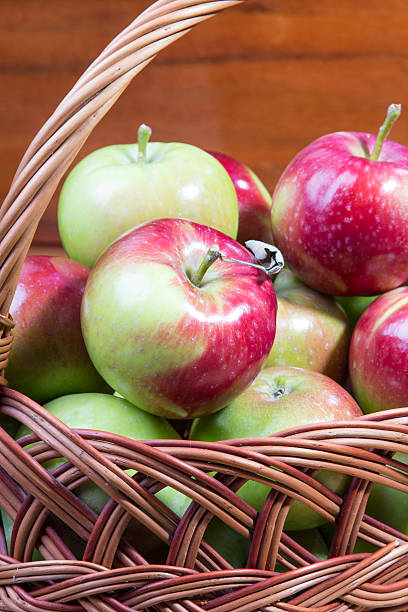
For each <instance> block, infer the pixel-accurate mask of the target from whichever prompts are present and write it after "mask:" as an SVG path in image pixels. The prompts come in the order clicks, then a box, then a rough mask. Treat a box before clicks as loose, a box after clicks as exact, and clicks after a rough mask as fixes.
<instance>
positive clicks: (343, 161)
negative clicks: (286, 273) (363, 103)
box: [271, 105, 408, 296]
mask: <svg viewBox="0 0 408 612" xmlns="http://www.w3.org/2000/svg"><path fill="white" fill-rule="evenodd" d="M396 106H397V105H391V107H396ZM391 107H390V109H389V114H388V117H387V120H386V122H385V124H384V126H382V128H381V129H380V134H379V137H378V140H377V141H376V137H375V136H373V135H372V134H366V133H359V132H337V133H334V134H328V135H326V136H322V137H321V138H318V139H317V140H316V141H314V142H313V143H311V144H310V145H309V146H307V147H306V148H305V149H304V150H303V151H301V152H300V153H299V154H298V155H297V156H296V157H295V158H294V159H293V161H292V162H291V163H290V164H289V165H288V167H287V168H286V170H285V171H284V173H283V175H282V176H281V178H280V180H279V182H278V184H277V186H276V188H275V191H274V194H273V196H272V199H273V203H272V213H271V216H272V231H273V236H274V241H275V244H276V246H277V247H278V248H279V249H280V250H281V251H282V253H283V256H284V257H285V261H286V263H287V264H288V265H289V266H290V267H291V268H292V269H293V270H294V271H295V272H296V273H297V274H298V275H299V276H300V277H301V279H302V280H303V281H304V282H305V283H307V284H308V285H310V286H311V287H313V288H315V289H318V290H319V291H322V292H324V293H330V294H333V295H340V296H341V295H375V294H378V293H383V292H384V291H387V290H389V289H393V288H395V287H398V286H399V285H401V284H402V283H403V282H405V281H406V280H407V279H408V148H407V147H405V146H403V145H401V144H397V143H396V142H392V141H390V140H385V142H383V140H384V138H385V134H386V133H387V130H388V131H389V129H390V124H391V122H392V120H393V119H395V115H397V114H398V109H397V111H396V113H394V116H392V111H393V110H394V109H393V108H391ZM382 142H383V146H382V149H381V154H380V157H379V159H378V157H377V155H378V149H379V148H380V147H381V143H382ZM374 149H375V151H374Z"/></svg>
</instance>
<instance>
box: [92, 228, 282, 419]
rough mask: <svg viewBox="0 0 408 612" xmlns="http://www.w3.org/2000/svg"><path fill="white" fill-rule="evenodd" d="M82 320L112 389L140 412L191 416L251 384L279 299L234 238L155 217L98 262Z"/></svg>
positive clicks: (94, 358)
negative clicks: (155, 218) (140, 410)
mask: <svg viewBox="0 0 408 612" xmlns="http://www.w3.org/2000/svg"><path fill="white" fill-rule="evenodd" d="M259 267H261V269H259ZM81 321H82V331H83V336H84V339H85V344H86V347H87V349H88V352H89V355H90V357H91V359H92V362H93V363H94V365H95V367H96V369H97V370H98V372H99V373H100V374H101V376H102V377H103V378H104V379H105V380H106V381H107V382H108V383H109V384H110V385H111V386H112V387H113V389H114V390H115V391H117V392H118V393H119V394H120V395H122V396H123V397H125V398H126V399H128V400H129V401H130V402H132V403H134V404H136V405H137V406H138V407H140V408H141V409H143V410H147V411H149V412H153V413H155V414H158V415H160V416H164V417H166V418H171V419H189V418H193V417H196V416H200V415H203V414H208V413H209V412H214V411H216V410H219V409H220V408H222V407H223V406H225V405H226V404H228V403H229V402H230V401H231V400H232V399H233V398H234V397H236V396H237V395H239V394H240V393H241V392H242V391H243V390H244V389H245V388H246V387H247V386H248V385H249V384H251V382H252V381H253V379H254V378H255V376H256V375H257V374H258V372H259V371H260V369H261V368H262V366H263V364H264V362H265V360H266V358H267V356H268V354H269V352H270V349H271V346H272V343H273V339H274V337H275V321H276V296H275V292H274V289H273V283H272V281H271V279H270V277H269V276H268V274H267V273H266V272H265V270H264V268H262V266H259V263H258V262H257V260H256V258H255V257H254V255H252V254H251V253H250V252H249V250H247V249H245V248H244V247H243V246H242V245H240V244H239V243H238V242H237V241H235V240H233V239H232V238H230V237H229V236H227V235H226V234H223V233H221V232H219V231H218V230H215V229H214V228H210V227H208V226H205V225H201V224H198V223H194V222H192V221H188V220H186V219H174V218H168V219H157V220H155V221H151V222H149V223H145V224H142V225H139V226H138V227H136V228H134V229H132V230H131V231H129V232H127V233H126V234H125V235H123V236H122V237H121V238H120V239H118V240H117V241H115V242H114V243H113V244H112V245H111V246H110V247H109V248H108V249H107V250H106V251H105V252H104V254H103V255H102V257H101V258H100V259H99V260H98V262H97V264H96V265H95V266H94V268H93V269H92V270H91V273H90V276H89V280H88V282H87V285H86V288H85V291H84V297H83V300H82V310H81Z"/></svg>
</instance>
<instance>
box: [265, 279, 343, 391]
mask: <svg viewBox="0 0 408 612" xmlns="http://www.w3.org/2000/svg"><path fill="white" fill-rule="evenodd" d="M274 289H275V293H276V298H277V302H278V310H277V318H276V335H275V340H274V343H273V346H272V349H271V351H270V353H269V356H268V359H267V360H266V364H265V366H266V367H270V366H297V367H300V368H305V369H307V370H314V371H316V372H321V373H322V374H325V375H326V376H329V377H330V378H333V379H334V380H336V381H337V382H339V383H340V384H343V383H344V381H345V379H346V376H347V368H348V348H349V343H350V337H351V330H350V324H349V322H348V319H347V317H346V315H345V313H344V311H343V309H342V308H341V307H340V306H339V305H338V304H337V302H336V301H335V299H334V298H333V297H332V296H329V295H324V294H323V293H320V292H318V291H316V290H314V289H311V288H310V287H308V286H307V285H305V284H304V283H303V282H302V281H301V280H300V279H299V278H298V277H297V276H296V275H295V274H294V273H293V272H292V271H290V270H289V269H288V268H285V269H283V270H282V271H281V272H280V273H279V275H278V276H277V277H276V279H275V281H274Z"/></svg>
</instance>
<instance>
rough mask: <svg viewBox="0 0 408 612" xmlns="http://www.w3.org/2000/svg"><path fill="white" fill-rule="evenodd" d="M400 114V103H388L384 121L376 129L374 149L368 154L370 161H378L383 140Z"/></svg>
mask: <svg viewBox="0 0 408 612" xmlns="http://www.w3.org/2000/svg"><path fill="white" fill-rule="evenodd" d="M400 114H401V104H390V105H389V107H388V110H387V116H386V118H385V121H384V123H383V124H382V126H381V127H380V129H379V130H378V135H377V140H376V142H375V145H374V149H373V150H372V153H371V155H370V158H369V159H370V160H371V161H378V159H379V158H380V153H381V149H382V147H383V144H384V141H385V139H386V138H387V136H388V134H389V133H390V131H391V128H392V126H393V125H394V123H395V121H396V120H397V119H398V117H399V116H400Z"/></svg>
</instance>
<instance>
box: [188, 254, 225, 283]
mask: <svg viewBox="0 0 408 612" xmlns="http://www.w3.org/2000/svg"><path fill="white" fill-rule="evenodd" d="M217 259H221V253H220V252H219V251H213V250H212V249H209V250H208V251H207V253H206V254H205V257H204V259H203V261H202V262H201V264H200V266H199V268H198V270H197V271H196V272H195V273H194V274H193V276H192V277H191V282H192V283H193V285H195V286H196V287H201V281H202V280H203V278H204V274H205V273H206V272H207V270H208V268H209V267H210V266H212V264H213V263H214V261H217Z"/></svg>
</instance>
